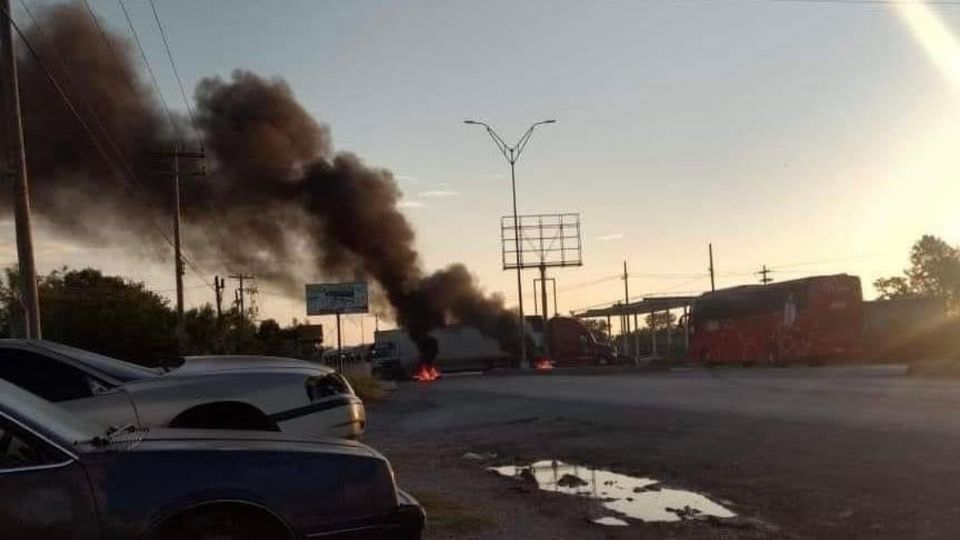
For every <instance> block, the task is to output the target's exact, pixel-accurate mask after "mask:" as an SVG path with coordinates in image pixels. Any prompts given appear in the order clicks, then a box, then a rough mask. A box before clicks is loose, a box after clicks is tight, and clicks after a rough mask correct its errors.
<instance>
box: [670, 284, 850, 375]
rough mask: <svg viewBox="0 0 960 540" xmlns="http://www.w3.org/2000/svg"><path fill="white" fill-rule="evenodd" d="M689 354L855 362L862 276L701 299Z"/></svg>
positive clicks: (719, 360) (693, 314)
mask: <svg viewBox="0 0 960 540" xmlns="http://www.w3.org/2000/svg"><path fill="white" fill-rule="evenodd" d="M690 331H691V337H690V347H689V349H688V353H687V354H688V356H689V357H690V358H691V359H692V360H695V361H699V362H702V363H704V364H706V365H711V364H735V363H739V364H747V365H749V364H754V363H758V362H759V363H766V364H788V363H790V362H799V361H806V362H816V363H823V362H833V361H843V360H851V359H854V358H857V357H859V356H860V354H861V351H862V349H863V293H862V291H861V289H860V278H858V277H856V276H850V275H847V274H838V275H832V276H814V277H808V278H804V279H797V280H792V281H783V282H780V283H774V284H769V285H745V286H742V287H732V288H729V289H720V290H718V291H715V292H710V293H706V294H704V295H702V296H700V297H699V298H698V299H697V300H696V301H695V302H694V304H693V307H692V309H691V311H690Z"/></svg>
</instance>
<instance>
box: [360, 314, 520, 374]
mask: <svg viewBox="0 0 960 540" xmlns="http://www.w3.org/2000/svg"><path fill="white" fill-rule="evenodd" d="M430 336H431V337H433V338H434V339H436V340H437V351H438V352H437V358H436V361H435V364H436V366H437V367H438V368H439V369H440V371H441V372H454V371H483V370H489V369H493V368H494V367H502V366H506V365H507V362H508V361H509V359H510V355H509V354H507V353H506V352H505V351H503V349H501V348H500V344H499V343H498V342H497V340H496V339H493V338H491V337H487V336H484V335H483V334H481V333H480V331H479V330H477V329H476V328H474V327H472V326H447V327H444V328H438V329H436V330H434V331H432V332H430ZM373 341H374V345H373V372H374V374H375V375H378V376H380V377H384V378H408V377H410V376H411V375H412V374H413V372H414V371H415V370H416V369H417V367H418V366H419V365H420V361H421V357H420V351H419V350H418V349H417V345H416V344H415V343H414V342H413V340H412V339H410V336H409V335H408V334H407V333H406V332H405V331H403V330H399V329H398V330H380V331H378V332H375V333H374V336H373Z"/></svg>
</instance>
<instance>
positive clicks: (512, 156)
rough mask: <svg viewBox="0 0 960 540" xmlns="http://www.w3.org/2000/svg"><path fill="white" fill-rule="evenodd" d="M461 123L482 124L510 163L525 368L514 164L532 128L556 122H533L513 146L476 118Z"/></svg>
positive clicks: (523, 353) (522, 351)
mask: <svg viewBox="0 0 960 540" xmlns="http://www.w3.org/2000/svg"><path fill="white" fill-rule="evenodd" d="M463 123H464V124H470V125H475V126H483V128H484V129H486V130H487V133H488V134H489V135H490V138H491V139H493V144H495V145H497V148H498V149H499V150H500V152H501V153H502V154H503V157H504V158H506V160H507V163H509V164H510V187H511V189H512V191H513V234H514V238H515V242H516V248H515V249H516V266H517V304H518V307H519V309H520V365H521V366H523V367H524V368H527V367H530V365H529V364H528V363H527V339H526V332H525V331H524V330H525V320H524V316H523V278H522V273H523V268H522V265H521V264H520V251H521V249H520V218H519V216H518V215H517V175H516V172H515V167H514V166H515V165H516V163H517V160H518V159H520V154H521V153H522V152H523V149H524V148H526V147H527V143H528V142H530V137H531V136H532V135H533V130H534V129H536V127H537V126H539V125H543V124H553V123H556V120H541V121H539V122H536V123H534V124H533V125H532V126H530V127H529V128H528V129H527V131H526V132H525V133H524V134H523V136H521V137H520V139H519V140H518V141H517V142H516V144H514V145H513V146H511V145H509V144H507V143H506V142H504V140H503V138H501V137H500V135H498V134H497V132H496V131H494V130H493V128H492V127H490V126H489V125H487V124H486V123H484V122H479V121H477V120H464V121H463ZM544 321H546V319H544Z"/></svg>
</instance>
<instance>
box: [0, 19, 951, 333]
mask: <svg viewBox="0 0 960 540" xmlns="http://www.w3.org/2000/svg"><path fill="white" fill-rule="evenodd" d="M27 1H28V3H29V4H30V5H31V6H35V5H40V4H46V3H50V2H49V1H46V0H44V1H37V0H34V1H30V0H27ZM125 2H126V3H127V5H128V8H129V9H130V11H131V15H132V17H133V20H134V22H135V24H136V27H137V31H138V33H139V35H140V38H141V39H142V40H143V43H144V47H145V49H146V52H147V55H148V59H149V61H150V63H151V66H152V67H153V69H154V71H155V72H156V73H157V76H158V79H159V81H160V85H161V90H162V91H163V93H164V95H165V97H166V99H167V101H168V102H169V103H171V105H172V106H174V107H176V108H179V109H182V108H183V103H182V100H181V99H180V95H179V90H178V88H177V86H176V80H175V78H174V76H173V73H172V71H171V68H170V65H169V63H168V61H167V60H166V57H165V54H164V50H163V44H162V42H161V40H160V36H159V34H158V32H157V29H156V26H155V25H154V21H153V18H152V13H151V11H150V7H149V4H148V3H147V2H146V1H145V0H125ZM90 3H91V6H92V7H93V8H94V9H95V10H97V12H98V13H99V14H100V15H101V16H102V17H104V19H106V21H108V23H109V24H110V25H111V26H112V27H113V28H114V29H118V30H120V31H121V32H124V31H125V28H126V26H125V24H126V23H125V21H124V19H123V18H122V12H121V11H120V8H119V6H118V4H117V3H116V2H115V1H113V0H90ZM157 7H158V9H159V12H160V16H161V18H162V19H163V22H164V25H165V30H166V31H167V33H168V37H169V39H170V43H171V47H172V49H173V52H174V55H175V58H176V61H177V67H178V68H179V71H180V74H181V75H182V77H183V79H184V82H185V84H186V85H187V87H188V91H189V89H190V88H192V87H193V86H194V85H195V84H196V82H197V81H199V80H200V79H201V78H203V77H206V76H210V75H220V76H228V75H229V73H230V72H231V71H232V70H233V69H235V68H243V69H250V70H253V71H256V72H258V73H260V74H263V75H267V76H277V77H282V78H283V79H286V80H287V81H288V83H289V84H290V86H291V88H292V89H293V91H294V93H295V94H296V95H297V97H298V98H299V99H300V101H301V102H302V103H303V104H304V105H305V107H306V108H307V109H308V110H309V111H310V112H311V114H313V115H314V116H315V117H316V118H317V119H319V120H321V121H322V122H325V123H327V124H329V125H330V127H331V129H332V132H333V136H334V142H335V145H336V146H337V148H338V149H341V150H349V151H352V152H355V153H357V154H359V155H360V156H362V157H363V159H364V160H365V161H366V162H367V163H369V164H372V165H376V166H381V167H385V168H388V169H390V170H392V171H393V173H394V174H395V177H396V178H397V180H398V182H399V184H400V186H401V189H402V191H403V192H404V198H403V202H402V207H403V211H404V212H405V214H406V215H407V216H408V217H409V219H410V220H411V222H412V223H413V225H414V227H415V229H416V232H417V235H418V247H419V249H420V252H421V255H422V257H423V260H424V265H425V266H426V267H427V268H429V269H433V268H440V267H443V266H445V265H447V264H450V263H453V262H463V263H465V264H466V265H467V266H468V267H469V268H470V269H471V271H472V272H474V273H475V275H476V276H477V278H478V280H479V282H480V283H481V284H482V286H483V287H484V288H485V289H486V290H487V291H490V292H501V293H503V294H504V296H505V297H506V299H507V303H508V304H511V305H515V303H516V298H517V295H516V276H515V274H514V273H513V272H504V271H503V270H502V268H501V258H500V230H499V224H500V216H502V215H506V214H508V213H509V212H510V209H511V207H510V201H511V199H510V177H509V167H508V165H507V163H506V162H505V160H504V159H503V156H501V155H500V154H499V152H498V151H497V149H496V148H495V147H494V145H493V143H492V142H491V141H490V139H489V138H488V137H487V135H486V133H485V132H484V131H483V130H482V129H479V128H477V127H476V126H467V125H464V124H463V123H462V122H463V120H464V119H477V120H482V121H485V122H488V123H489V124H490V125H492V126H493V127H494V128H495V129H496V130H497V131H498V132H499V133H500V134H501V135H502V136H503V137H504V138H505V139H507V140H508V141H510V142H512V141H514V140H516V139H517V138H518V137H519V136H520V135H521V134H522V133H523V132H524V131H525V130H526V128H527V126H529V125H530V124H531V123H533V122H535V121H538V120H541V119H545V118H555V119H556V120H557V123H556V124H552V125H546V126H541V127H539V128H537V130H536V131H535V133H534V135H533V137H532V139H531V142H530V144H529V146H528V147H527V148H526V150H525V151H524V153H523V155H522V157H521V159H520V160H519V161H518V163H517V170H516V173H517V199H518V206H519V211H520V213H521V214H532V213H557V212H577V213H579V214H580V216H581V221H582V235H583V246H584V248H583V266H582V267H580V268H567V269H558V270H554V271H552V272H551V273H550V276H551V277H554V278H556V282H557V289H558V295H557V303H558V307H559V310H560V312H563V313H566V312H569V311H571V310H575V309H580V308H584V307H588V306H595V305H604V304H609V303H610V302H613V301H616V300H622V298H623V281H622V280H621V279H619V278H618V276H619V274H621V273H622V271H623V262H624V261H627V263H628V265H629V273H630V281H629V287H630V295H631V297H636V298H639V297H643V296H647V295H653V294H697V293H699V292H702V291H704V290H705V289H707V288H709V279H708V278H707V266H708V262H707V244H708V243H712V244H713V247H714V257H715V266H716V271H717V285H718V286H719V287H723V286H731V285H737V284H744V283H754V282H756V281H757V280H758V276H757V275H755V274H754V272H756V271H758V270H759V269H760V268H761V266H762V265H767V266H768V267H770V268H772V269H773V270H774V272H773V273H772V274H771V276H772V277H773V278H775V279H778V280H783V279H792V278H797V277H803V276H805V275H816V274H824V273H834V272H847V273H851V274H855V275H859V276H860V277H861V279H862V282H863V284H864V289H865V296H866V297H868V298H869V297H873V296H874V295H875V291H874V290H873V288H872V286H871V285H870V284H871V283H872V282H873V280H874V279H876V278H878V277H881V276H887V275H892V274H896V273H899V272H900V271H901V270H902V269H903V268H904V266H905V265H906V262H907V254H908V251H909V248H910V245H911V244H912V243H913V242H914V241H916V240H917V239H918V238H919V237H920V235H922V234H935V235H938V236H940V237H942V238H943V239H945V240H946V241H948V242H950V243H953V244H960V215H958V214H957V212H956V209H955V201H956V200H958V196H960V182H958V181H957V180H958V172H960V152H957V151H956V148H957V147H958V143H960V108H958V100H957V97H958V89H960V45H958V44H957V41H956V38H955V36H954V34H955V33H956V32H957V30H958V29H960V3H958V4H950V3H947V4H946V5H945V4H942V3H937V4H926V3H924V2H922V1H917V2H910V1H908V2H907V3H897V2H892V3H888V4H883V3H856V2H853V3H846V2H836V3H835V2H809V1H763V0H662V1H655V0H654V1H622V2H616V1H604V2H586V1H577V2H574V1H565V0H524V1H520V2H516V1H500V0H485V1H482V2H481V1H473V2H467V1H461V0H448V1H443V2H438V1H413V0H409V1H374V0H362V1H345V0H344V1H313V0H300V1H284V2H272V3H264V2H262V1H256V2H255V1H247V0H231V1H229V2H227V1H213V0H210V1H205V2H192V1H187V0H158V1H157ZM18 13H19V14H21V15H22V9H20V11H19V12H18ZM15 15H16V14H15ZM27 151H28V152H29V149H27ZM184 227H190V224H189V223H184ZM0 231H2V236H0V249H3V253H4V254H5V256H2V257H0V259H2V260H0V262H5V263H9V262H13V261H15V259H16V251H15V247H14V246H15V244H14V241H13V227H12V223H4V224H3V225H2V227H0ZM238 241H242V239H238ZM35 243H36V245H37V250H38V266H39V269H40V271H41V272H48V271H50V270H52V269H54V268H58V267H60V266H63V265H68V266H71V267H74V266H85V265H91V266H94V267H97V268H101V269H102V270H104V271H105V272H108V273H117V274H122V275H125V276H128V277H130V278H132V279H136V280H142V281H146V282H147V284H148V285H149V286H150V287H151V288H153V289H154V290H158V291H161V292H162V294H165V295H167V296H170V297H172V296H173V291H172V289H173V272H172V268H169V267H172V257H171V262H170V264H161V263H158V262H156V261H151V260H145V259H142V258H139V257H137V256H135V255H132V254H130V252H129V249H124V248H122V247H118V246H96V247H91V246H80V245H74V244H71V243H69V242H66V241H64V240H62V239H58V238H56V237H55V236H54V235H52V234H51V233H50V232H49V231H48V230H45V228H44V226H43V224H42V223H38V224H37V229H36V231H35ZM187 250H188V252H189V246H187ZM200 264H201V266H202V267H203V270H204V273H205V275H206V277H208V278H209V279H212V276H213V275H215V274H221V275H222V274H223V273H225V269H223V268H218V266H217V262H216V261H200ZM534 277H535V272H534V271H533V270H531V271H529V272H528V273H527V274H525V278H524V287H525V308H526V310H527V311H528V312H529V311H532V300H533V299H532V296H531V292H530V291H531V288H532V287H531V285H532V281H533V279H534ZM304 280H305V282H317V281H323V276H321V275H316V276H304ZM186 281H187V289H186V298H187V303H188V305H197V304H201V303H204V302H211V301H212V299H213V293H212V291H211V290H210V289H209V288H208V287H206V286H205V285H204V284H203V283H202V281H201V279H200V278H199V277H198V276H195V275H192V274H189V273H188V275H187V277H186ZM260 291H261V294H259V295H258V298H257V304H258V306H259V308H260V315H261V317H274V318H276V319H278V320H279V321H281V322H289V321H290V320H291V319H292V318H294V317H296V318H298V319H300V320H301V321H302V320H304V319H305V313H304V304H303V301H302V299H290V298H285V297H282V296H277V295H275V294H273V293H272V291H271V290H270V286H269V284H261V285H260ZM228 295H229V293H228ZM551 302H552V299H551ZM361 320H362V322H361ZM312 321H313V322H317V323H323V324H324V325H325V326H326V327H327V328H328V329H329V330H332V329H333V322H332V320H328V319H327V318H322V317H318V318H312ZM347 321H348V322H347V323H345V326H344V332H345V335H346V342H347V343H352V342H356V341H358V340H359V339H361V334H360V331H361V328H360V327H361V325H363V331H364V338H365V339H366V340H368V341H369V340H370V339H371V330H372V328H373V325H374V323H373V320H372V317H362V316H351V317H347ZM384 324H385V325H386V324H389V323H386V322H385V323H384ZM327 335H328V339H327V342H328V343H333V339H331V338H330V337H329V336H331V335H332V334H331V332H330V331H328V332H327Z"/></svg>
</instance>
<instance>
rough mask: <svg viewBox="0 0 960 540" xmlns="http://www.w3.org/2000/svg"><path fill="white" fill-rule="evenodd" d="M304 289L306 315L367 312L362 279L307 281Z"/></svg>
mask: <svg viewBox="0 0 960 540" xmlns="http://www.w3.org/2000/svg"><path fill="white" fill-rule="evenodd" d="M306 289H307V291H306V292H307V315H334V314H337V313H366V312H367V309H368V307H367V284H366V283H364V282H362V281H357V282H347V283H308V284H307V288H306Z"/></svg>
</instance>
